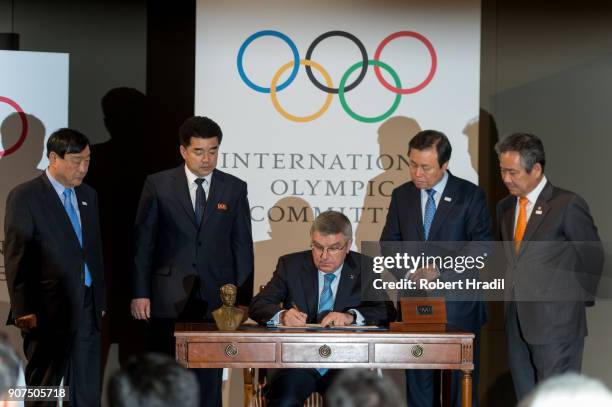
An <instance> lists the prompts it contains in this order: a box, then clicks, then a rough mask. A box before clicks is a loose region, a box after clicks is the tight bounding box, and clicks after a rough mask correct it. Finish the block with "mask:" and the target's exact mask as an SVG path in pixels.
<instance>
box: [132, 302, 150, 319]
mask: <svg viewBox="0 0 612 407" xmlns="http://www.w3.org/2000/svg"><path fill="white" fill-rule="evenodd" d="M130 309H131V311H132V316H133V317H134V318H135V319H144V320H147V321H148V320H149V318H151V300H150V299H148V298H134V299H133V300H132V304H131V305H130Z"/></svg>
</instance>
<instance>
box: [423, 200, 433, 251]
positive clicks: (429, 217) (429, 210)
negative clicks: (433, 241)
mask: <svg viewBox="0 0 612 407" xmlns="http://www.w3.org/2000/svg"><path fill="white" fill-rule="evenodd" d="M425 192H427V194H428V195H429V197H428V198H427V203H426V204H425V218H424V219H423V228H424V229H425V240H427V239H429V229H430V228H431V222H433V218H434V215H435V214H436V201H435V199H434V195H435V194H436V190H435V189H427V190H425Z"/></svg>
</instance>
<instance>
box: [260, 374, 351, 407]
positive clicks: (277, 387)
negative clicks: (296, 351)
mask: <svg viewBox="0 0 612 407" xmlns="http://www.w3.org/2000/svg"><path fill="white" fill-rule="evenodd" d="M339 372H340V370H336V369H330V370H328V371H327V373H326V374H324V375H323V376H321V375H320V374H319V372H318V371H317V370H316V369H274V370H271V371H270V374H269V385H268V386H266V387H268V391H267V393H266V398H267V399H268V407H303V406H304V402H305V401H306V399H308V397H309V396H310V395H311V394H312V393H314V392H315V391H316V392H318V393H320V394H322V395H323V394H325V392H326V391H327V389H328V388H329V386H330V385H331V384H332V382H333V380H334V378H335V377H336V376H337V374H338V373H339Z"/></svg>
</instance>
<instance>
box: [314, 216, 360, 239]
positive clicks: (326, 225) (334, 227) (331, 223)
mask: <svg viewBox="0 0 612 407" xmlns="http://www.w3.org/2000/svg"><path fill="white" fill-rule="evenodd" d="M314 232H319V233H321V234H322V235H335V234H338V233H342V235H343V236H344V238H345V239H346V240H347V241H348V240H351V239H352V238H353V227H352V226H351V221H350V220H349V218H347V217H346V215H345V214H343V213H342V212H338V211H325V212H322V213H320V214H319V216H317V218H316V219H315V220H314V222H313V223H312V226H311V227H310V235H311V236H312V234H313V233H314Z"/></svg>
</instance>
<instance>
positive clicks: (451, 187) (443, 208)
mask: <svg viewBox="0 0 612 407" xmlns="http://www.w3.org/2000/svg"><path fill="white" fill-rule="evenodd" d="M456 190H457V182H456V179H455V176H454V175H452V174H451V173H450V171H449V172H448V180H447V182H446V187H444V191H442V196H440V201H439V202H438V207H437V208H436V213H435V215H434V218H433V221H432V222H431V227H430V228H429V240H434V239H433V238H434V236H435V235H436V232H437V231H438V229H440V227H441V226H442V225H443V224H444V221H445V220H446V217H447V216H448V214H449V213H450V210H451V208H452V207H453V205H454V202H455V201H456V199H455V193H456ZM419 192H420V191H419ZM445 198H449V199H450V200H447V199H445ZM422 218H423V217H422V216H421V217H420V218H419V219H422Z"/></svg>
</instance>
